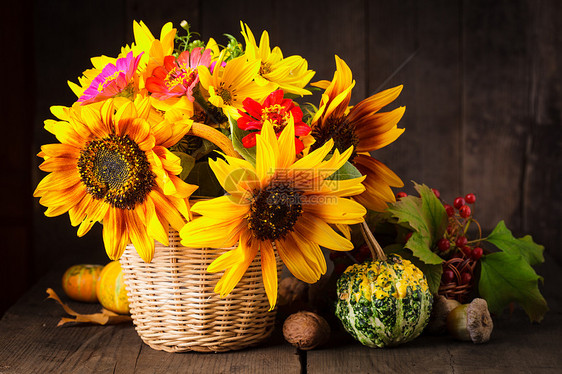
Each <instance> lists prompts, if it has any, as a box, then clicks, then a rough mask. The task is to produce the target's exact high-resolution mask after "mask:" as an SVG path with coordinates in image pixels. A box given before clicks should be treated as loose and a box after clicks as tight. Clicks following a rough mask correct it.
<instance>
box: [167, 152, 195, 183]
mask: <svg viewBox="0 0 562 374" xmlns="http://www.w3.org/2000/svg"><path fill="white" fill-rule="evenodd" d="M172 153H173V154H175V155H176V156H178V157H179V159H180V162H181V167H182V171H181V173H180V175H179V177H180V178H181V179H183V180H185V179H186V178H187V176H188V175H189V173H190V172H191V169H193V166H195V159H194V158H193V157H191V156H190V155H188V154H187V153H184V152H179V151H174V152H172Z"/></svg>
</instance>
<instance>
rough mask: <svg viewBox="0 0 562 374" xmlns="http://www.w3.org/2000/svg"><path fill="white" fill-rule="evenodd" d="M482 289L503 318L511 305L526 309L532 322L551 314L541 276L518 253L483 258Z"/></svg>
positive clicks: (480, 288)
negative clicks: (511, 303)
mask: <svg viewBox="0 0 562 374" xmlns="http://www.w3.org/2000/svg"><path fill="white" fill-rule="evenodd" d="M481 265H482V270H481V274H480V281H479V283H478V289H479V293H480V296H482V297H483V298H484V299H486V301H487V302H488V309H489V310H490V312H492V313H497V314H500V313H501V312H502V311H503V309H504V308H505V307H506V306H507V305H508V304H509V303H510V302H514V301H515V302H517V303H519V305H521V306H522V307H523V309H524V310H525V312H526V313H527V315H528V316H529V318H530V320H531V322H540V321H541V320H542V319H543V317H544V315H545V313H546V312H547V311H548V306H547V303H546V300H545V299H544V298H543V296H542V295H541V293H540V291H539V287H538V281H539V280H541V281H542V277H540V276H538V275H537V274H536V273H535V271H534V270H533V268H532V267H531V265H529V263H528V262H527V260H526V259H525V258H524V257H523V256H522V255H519V254H516V253H514V252H511V253H510V252H496V253H492V254H489V255H486V256H484V257H482V259H481Z"/></svg>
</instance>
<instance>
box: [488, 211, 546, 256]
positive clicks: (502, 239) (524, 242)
mask: <svg viewBox="0 0 562 374" xmlns="http://www.w3.org/2000/svg"><path fill="white" fill-rule="evenodd" d="M486 240H487V241H488V242H490V243H492V244H493V245H495V246H496V247H498V248H499V249H501V250H502V251H504V252H507V253H510V254H520V255H521V256H523V258H525V259H526V260H527V262H528V263H529V265H536V264H540V263H542V262H544V257H543V251H544V247H543V246H542V245H539V244H537V243H535V242H534V241H533V238H532V237H531V236H529V235H527V236H524V237H523V238H520V239H516V238H514V237H513V235H512V234H511V231H510V230H509V229H508V228H507V227H506V226H505V223H504V222H503V221H500V222H499V223H498V224H497V226H496V228H495V229H494V231H492V233H491V234H490V235H488V237H487V238H486Z"/></svg>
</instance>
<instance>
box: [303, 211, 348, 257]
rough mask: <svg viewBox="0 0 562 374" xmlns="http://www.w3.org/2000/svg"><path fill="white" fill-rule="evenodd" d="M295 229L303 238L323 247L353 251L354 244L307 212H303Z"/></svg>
mask: <svg viewBox="0 0 562 374" xmlns="http://www.w3.org/2000/svg"><path fill="white" fill-rule="evenodd" d="M294 228H295V232H297V233H298V234H300V235H301V236H302V237H303V238H308V239H309V240H310V241H312V242H314V243H318V245H320V246H322V247H326V248H330V249H333V250H336V251H350V250H352V249H353V244H352V243H351V242H350V241H349V240H347V239H346V238H344V237H342V236H340V235H339V234H338V233H336V232H335V231H334V229H332V228H331V227H330V225H328V224H327V223H326V222H324V221H322V220H320V219H318V218H316V217H315V216H313V215H311V214H308V213H306V212H303V214H302V215H301V216H300V217H299V220H298V221H297V223H296V224H295V227H294Z"/></svg>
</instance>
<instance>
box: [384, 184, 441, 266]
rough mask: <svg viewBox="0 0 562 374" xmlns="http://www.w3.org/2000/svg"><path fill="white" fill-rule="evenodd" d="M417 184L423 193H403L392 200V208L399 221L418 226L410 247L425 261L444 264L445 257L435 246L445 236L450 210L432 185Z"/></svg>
mask: <svg viewBox="0 0 562 374" xmlns="http://www.w3.org/2000/svg"><path fill="white" fill-rule="evenodd" d="M415 188H416V190H417V191H418V193H419V194H420V197H415V196H406V197H403V198H401V199H400V200H399V201H397V202H396V203H394V204H392V205H391V206H390V207H389V208H388V211H389V212H390V213H391V214H392V216H393V217H395V218H397V219H398V223H407V224H408V225H409V226H410V227H411V228H412V229H413V230H414V232H413V233H412V236H411V238H410V239H409V240H408V242H407V243H406V248H408V249H410V250H411V251H412V253H413V254H414V256H416V257H417V258H419V259H420V260H421V261H423V262H424V263H425V264H429V265H437V264H441V263H442V262H443V259H442V258H441V257H439V255H437V254H436V253H434V252H432V251H431V248H432V246H433V243H435V242H436V241H437V240H438V239H439V238H442V237H443V233H444V232H445V228H446V225H447V213H446V212H445V208H444V207H443V204H441V202H440V201H439V199H437V197H436V196H435V194H434V193H433V191H432V190H431V189H430V188H429V187H427V186H426V185H420V184H415Z"/></svg>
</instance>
